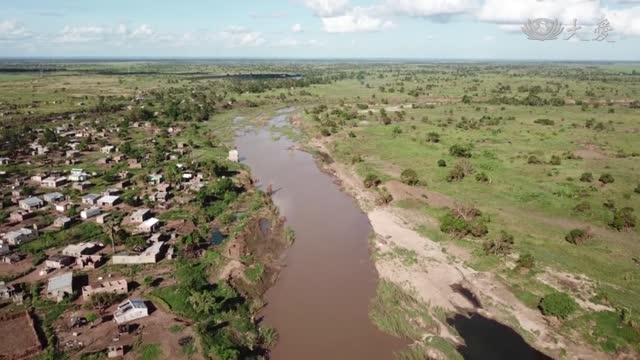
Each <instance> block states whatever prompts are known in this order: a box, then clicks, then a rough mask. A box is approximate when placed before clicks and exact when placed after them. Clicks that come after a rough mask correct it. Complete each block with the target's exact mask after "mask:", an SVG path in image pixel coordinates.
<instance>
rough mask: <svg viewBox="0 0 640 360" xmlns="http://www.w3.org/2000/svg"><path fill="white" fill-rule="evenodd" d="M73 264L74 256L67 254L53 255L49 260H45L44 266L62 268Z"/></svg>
mask: <svg viewBox="0 0 640 360" xmlns="http://www.w3.org/2000/svg"><path fill="white" fill-rule="evenodd" d="M71 264H73V258H72V257H71V256H66V255H59V254H55V255H51V256H49V258H48V259H47V260H45V261H44V266H46V267H48V268H49V269H62V268H63V267H66V266H69V265H71Z"/></svg>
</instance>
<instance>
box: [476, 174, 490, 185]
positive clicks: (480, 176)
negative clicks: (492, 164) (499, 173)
mask: <svg viewBox="0 0 640 360" xmlns="http://www.w3.org/2000/svg"><path fill="white" fill-rule="evenodd" d="M476 181H477V182H484V183H486V182H489V177H488V176H487V174H485V173H483V172H481V173H478V174H476Z"/></svg>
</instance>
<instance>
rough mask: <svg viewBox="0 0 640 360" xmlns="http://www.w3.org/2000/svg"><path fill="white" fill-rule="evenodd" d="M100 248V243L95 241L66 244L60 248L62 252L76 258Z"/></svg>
mask: <svg viewBox="0 0 640 360" xmlns="http://www.w3.org/2000/svg"><path fill="white" fill-rule="evenodd" d="M100 249H102V245H101V244H99V243H97V242H81V243H77V244H71V245H67V247H65V248H64V249H62V254H63V255H67V256H73V257H76V258H77V257H80V256H82V255H90V254H94V253H95V252H97V251H98V250H100Z"/></svg>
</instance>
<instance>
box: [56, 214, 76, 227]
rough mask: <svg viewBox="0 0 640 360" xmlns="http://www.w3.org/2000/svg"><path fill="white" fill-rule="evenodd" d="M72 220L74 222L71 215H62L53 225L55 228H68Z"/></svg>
mask: <svg viewBox="0 0 640 360" xmlns="http://www.w3.org/2000/svg"><path fill="white" fill-rule="evenodd" d="M72 222H73V220H71V218H70V217H66V216H62V217H59V218H57V219H56V220H55V221H54V222H53V227H54V228H58V229H66V228H68V227H69V226H71V223H72Z"/></svg>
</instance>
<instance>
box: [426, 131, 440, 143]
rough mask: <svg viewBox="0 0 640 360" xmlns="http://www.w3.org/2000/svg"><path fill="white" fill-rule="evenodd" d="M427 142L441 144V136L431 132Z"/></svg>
mask: <svg viewBox="0 0 640 360" xmlns="http://www.w3.org/2000/svg"><path fill="white" fill-rule="evenodd" d="M427 142H431V143H439V142H440V134H438V133H437V132H430V133H428V134H427Z"/></svg>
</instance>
